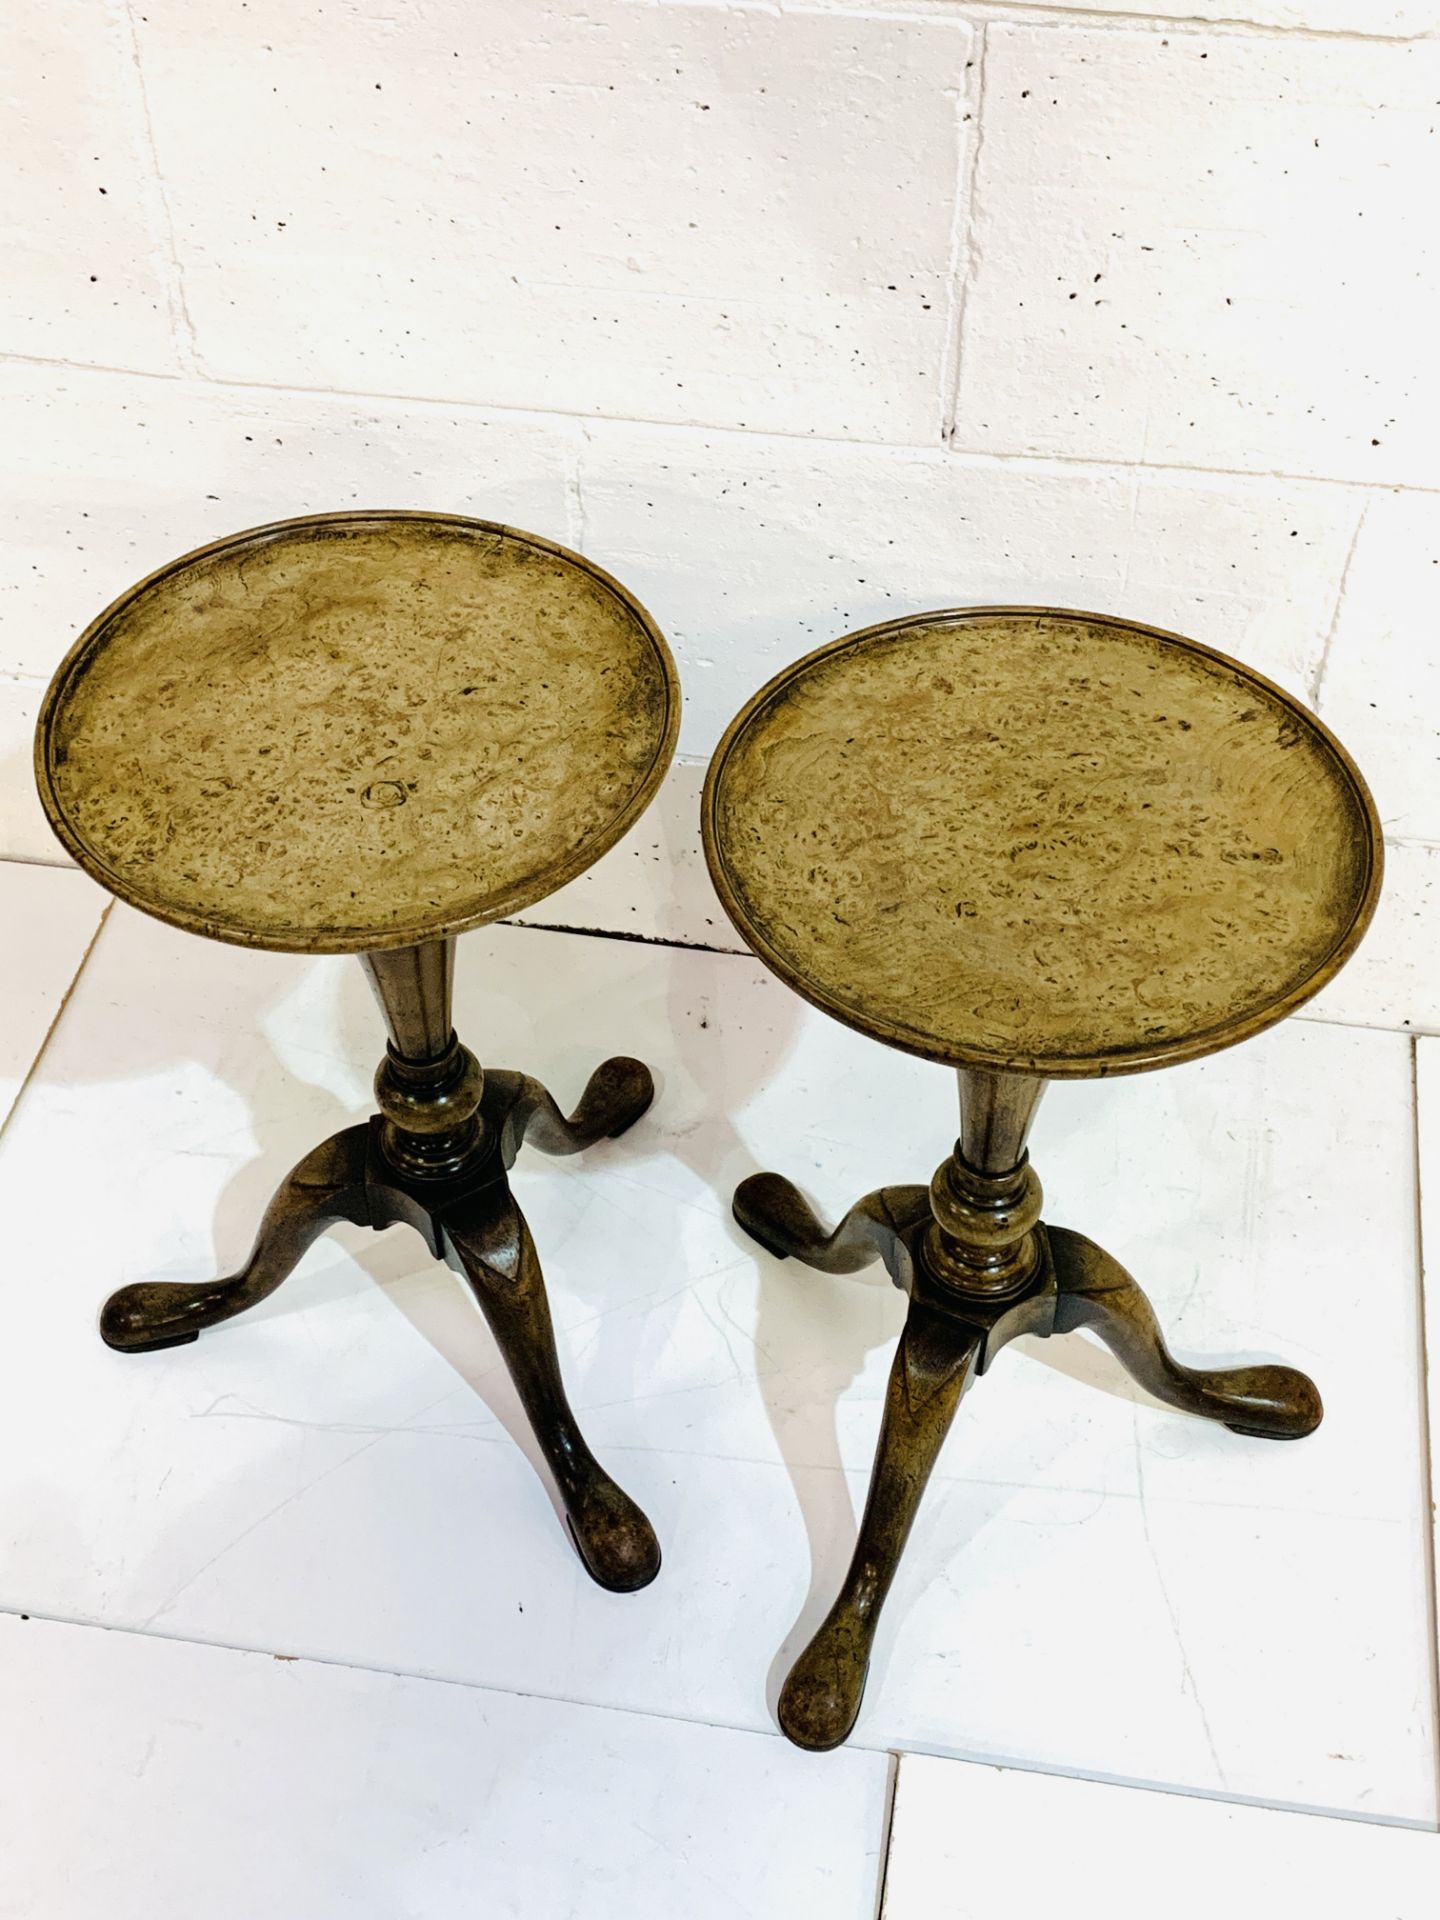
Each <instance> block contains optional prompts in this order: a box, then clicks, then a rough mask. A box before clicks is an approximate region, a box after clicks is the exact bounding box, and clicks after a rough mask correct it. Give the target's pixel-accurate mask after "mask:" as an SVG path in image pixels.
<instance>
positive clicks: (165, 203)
mask: <svg viewBox="0 0 1440 1920" xmlns="http://www.w3.org/2000/svg"><path fill="white" fill-rule="evenodd" d="M114 6H115V13H116V16H117V17H118V19H119V22H120V26H121V31H122V32H123V34H124V36H125V50H126V52H127V53H128V54H129V56H130V65H131V68H132V69H133V72H134V76H135V97H136V103H137V105H138V108H139V116H140V127H141V129H142V131H143V133H144V136H145V158H146V160H147V161H148V162H149V176H150V178H149V186H150V190H151V191H152V192H153V194H154V196H155V201H156V204H157V205H158V207H159V213H160V225H161V227H162V229H163V235H162V237H163V239H164V243H165V244H164V253H165V265H166V274H165V304H166V307H167V309H168V312H169V318H170V340H171V344H172V345H173V347H174V349H175V352H176V354H177V355H178V356H179V358H180V360H181V361H182V362H183V363H184V365H185V367H186V368H187V369H188V370H189V371H190V372H192V373H195V372H198V371H199V368H200V345H199V341H198V339H197V337H196V333H195V322H194V320H193V319H192V318H191V315H190V305H189V301H188V300H187V298H186V293H185V269H184V267H183V265H182V264H181V260H180V246H179V242H178V240H177V239H176V234H175V216H174V214H173V212H172V211H171V208H170V195H169V193H168V192H167V190H166V186H165V173H164V169H163V168H162V167H161V165H160V149H159V147H158V146H157V145H156V142H155V124H154V121H153V119H152V118H151V114H150V94H149V90H148V89H147V87H146V84H145V66H144V62H143V61H142V60H141V58H140V31H139V28H138V27H137V26H136V24H135V15H134V12H133V10H132V8H131V5H130V0H114Z"/></svg>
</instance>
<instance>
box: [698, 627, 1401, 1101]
mask: <svg viewBox="0 0 1440 1920" xmlns="http://www.w3.org/2000/svg"><path fill="white" fill-rule="evenodd" d="M704 831H705V850H706V857H707V859H708V861H709V863H710V871H711V874H712V875H713V877H714V880H715V884H716V886H717V888H718V889H719V892H720V898H721V900H722V901H723V902H724V904H725V907H726V910H727V912H728V913H729V914H730V917H731V918H732V919H733V920H734V922H735V924H736V926H737V927H738V928H739V929H740V931H741V932H742V933H743V934H744V936H745V938H746V939H747V941H748V942H749V943H750V945H751V946H752V947H753V948H754V950H755V951H756V953H757V954H759V955H760V957H761V958H762V959H763V960H764V961H765V962H766V963H767V965H768V966H770V967H771V968H772V969H773V970H774V971H775V972H776V973H778V974H779V975H780V977H781V978H782V979H784V980H786V981H788V983H789V984H790V985H791V986H792V987H794V988H795V989H796V990H797V992H799V993H801V994H803V995H804V996H805V997H806V998H807V999H809V1000H811V1001H813V1002H814V1003H815V1004H816V1005H817V1006H820V1007H822V1008H824V1010H825V1011H826V1012H827V1013H830V1014H833V1015H834V1016H835V1018H837V1019H839V1020H842V1021H844V1022H845V1023H846V1024H847V1025H848V1026H852V1027H855V1028H857V1029H858V1030H859V1031H860V1032H862V1033H866V1034H869V1035H871V1036H872V1037H874V1038H875V1039H878V1040H883V1041H885V1042H887V1043H888V1044H890V1045H891V1046H896V1047H900V1048H903V1049H905V1050H906V1051H908V1052H911V1053H917V1054H920V1055H922V1056H923V1057H924V1058H926V1059H929V1060H936V1061H941V1062H944V1063H946V1064H948V1065H952V1066H960V1067H979V1068H989V1069H993V1070H1000V1071H1012V1072H1018V1073H1026V1074H1035V1075H1044V1076H1045V1077H1047V1078H1052V1077H1053V1078H1079V1077H1084V1076H1089V1075H1098V1074H1110V1073H1133V1072H1138V1071H1139V1070H1141V1069H1142V1068H1146V1067H1156V1066H1162V1065H1165V1064H1168V1063H1170V1062H1173V1061H1179V1060H1187V1059H1194V1058H1196V1057H1198V1056H1200V1055H1202V1054H1206V1053H1211V1052H1213V1051H1215V1050H1216V1049H1217V1048H1219V1047H1223V1046H1227V1045H1229V1044H1231V1043H1232V1042H1234V1041H1236V1040H1241V1039H1244V1038H1246V1037H1247V1036H1248V1035H1250V1034H1253V1033H1258V1032H1259V1031H1260V1030H1261V1029H1262V1028H1264V1027H1267V1026H1269V1025H1270V1024H1272V1022H1274V1021H1276V1020H1279V1019H1281V1018H1283V1016H1284V1015H1285V1014H1287V1013H1289V1012H1290V1011H1292V1010H1293V1009H1294V1008H1295V1007H1296V1006H1298V1005H1299V1004H1300V1003H1301V1002H1302V1001H1304V1000H1306V999H1308V998H1309V996H1310V995H1311V994H1312V993H1314V992H1316V991H1318V989H1319V988H1320V987H1321V986H1323V985H1324V983H1325V982H1326V981H1327V980H1328V979H1329V978H1330V977H1331V976H1332V975H1333V974H1334V973H1335V972H1336V971H1337V969H1338V968H1339V967H1340V965H1341V964H1342V962H1343V961H1344V960H1345V959H1346V958H1348V956H1349V954H1350V953H1351V952H1352V951H1353V949H1354V947H1355V946H1356V945H1357V944H1358V942H1359V940H1360V937H1361V935H1362V934H1363V933H1364V931H1365V927H1366V925H1367V924H1368V922H1369V919H1370V916H1371V913H1372V912H1373V910H1374V905H1375V900H1376V897H1377V895H1378V892H1379V887H1380V872H1381V842H1380V827H1379V821H1378V819H1377V817H1376V814H1375V808H1374V804H1373V802H1372V801H1371V798H1370V795H1369V793H1368V791H1367V789H1366V787H1365V783H1364V781H1363V780H1362V779H1361V777H1360V774H1359V773H1358V771H1357V770H1356V768H1355V766H1354V764H1353V762H1352V761H1351V760H1350V758H1349V756H1348V755H1347V754H1346V752H1345V750H1344V749H1343V748H1342V747H1341V746H1340V744H1339V743H1338V742H1337V741H1336V740H1335V739H1334V737H1333V736H1332V735H1331V734H1330V733H1329V732H1328V731H1327V730H1326V729H1325V728H1324V727H1323V726H1321V724H1320V723H1319V722H1318V721H1317V720H1316V719H1315V718H1314V717H1313V715H1311V714H1310V713H1309V712H1307V711H1306V709H1305V708H1304V707H1302V706H1301V705H1300V704H1299V703H1298V702H1297V701H1295V700H1293V699H1292V698H1291V697H1290V696H1289V695H1288V694H1286V693H1284V692H1283V691H1282V690H1281V689H1280V688H1279V687H1276V686H1273V685H1272V684H1271V683H1270V682H1269V681H1268V680H1265V679H1263V678H1262V677H1261V676H1260V675H1259V674H1256V673H1252V672H1251V671H1249V669H1247V668H1245V667H1242V666H1241V665H1239V663H1238V662H1236V661H1234V660H1230V659H1227V658H1226V657H1225V655H1223V654H1219V653H1215V652H1212V651H1211V650H1210V649H1209V648H1207V647H1202V646H1200V645H1198V644H1197V643H1196V642H1194V641H1191V640H1185V639H1182V638H1181V637H1180V636H1179V635H1177V634H1171V633H1163V632H1160V631H1158V630H1157V629H1154V628H1151V627H1143V626H1138V625H1136V624H1134V623H1133V622H1131V621H1126V620H1118V619H1110V618H1107V617H1104V616H1102V615H1098V614H1088V613H1070V612H1066V611H1064V610H1060V609H1052V608H1042V607H977V608H966V609H957V610H955V611H952V612H944V613H929V614H922V615H919V616H917V617H916V618H914V619H909V620H897V621H891V622H887V623H885V624H884V625H882V626H877V627H870V628H868V629H867V630H866V631H865V632H863V633H857V634H852V635H850V636H848V637H847V638H845V639H842V640H837V641H835V642H834V643H833V645H831V646H828V647H822V648H821V649H820V650H819V651H818V652H816V653H813V654H811V655H810V656H809V657H808V658H807V659H804V660H801V661H799V662H798V663H797V664H796V665H794V666H792V667H788V668H787V669H786V670H785V671H784V672H783V673H781V674H779V675H777V676H776V678H775V679H773V680H772V681H771V682H770V683H769V685H768V686H766V687H764V688H762V689H761V691H760V692H759V693H757V694H756V695H755V697H754V699H753V700H751V701H750V703H749V704H748V705H747V706H746V707H745V708H744V709H743V711H742V712H741V713H740V714H739V716H738V717H737V718H736V719H735V720H734V722H733V723H732V724H731V726H730V728H729V731H728V732H727V733H726V735H725V737H724V739H723V740H722V741H721V743H720V747H719V749H718V751H717V752H716V755H715V758H714V760H713V761H712V762H711V767H710V773H709V778H708V780H707V782H706V788H705V801H704Z"/></svg>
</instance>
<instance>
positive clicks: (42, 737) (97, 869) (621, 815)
mask: <svg viewBox="0 0 1440 1920" xmlns="http://www.w3.org/2000/svg"><path fill="white" fill-rule="evenodd" d="M397 520H423V521H427V522H430V523H431V524H438V525H442V526H458V527H466V528H470V529H480V530H481V531H483V532H485V533H491V534H496V535H498V536H499V537H500V538H501V539H502V540H504V539H509V540H517V541H520V542H522V543H523V544H524V545H526V546H529V547H537V548H540V549H541V550H542V551H544V552H546V553H552V554H555V555H557V556H558V557H559V558H560V559H562V560H565V561H568V562H569V563H570V564H571V565H573V566H576V567H578V568H579V569H580V570H581V571H582V572H583V573H587V574H589V575H590V576H591V578H592V579H594V580H595V581H596V582H597V583H598V584H599V585H600V586H602V587H604V588H605V589H606V591H607V592H609V593H610V594H612V595H613V596H614V598H615V599H617V600H618V601H619V602H620V604H621V605H622V607H624V609H625V610H626V611H627V612H628V613H630V614H631V615H633V616H634V618H635V619H636V620H637V621H638V622H639V624H640V627H641V629H642V631H643V632H644V634H645V636H646V638H647V640H648V641H649V643H650V645H651V647H652V648H653V649H654V651H655V656H656V659H657V660H658V662H659V664H660V671H661V676H662V678H663V680H664V683H665V726H664V730H663V732H662V734H661V737H660V741H659V743H658V745H657V747H656V749H655V754H654V757H653V759H652V760H651V762H650V765H649V768H648V769H647V770H646V773H645V777H644V778H643V779H642V780H641V781H640V782H639V783H638V785H637V786H636V787H635V790H634V792H633V793H632V794H631V796H630V798H629V800H628V801H627V802H626V803H625V805H624V806H623V807H622V808H621V809H620V810H619V812H618V813H616V814H615V815H614V817H613V818H612V819H611V820H609V821H608V822H607V823H606V825H605V826H604V827H603V828H602V829H601V831H600V832H598V833H597V834H595V835H594V837H593V838H592V839H591V840H589V841H587V842H586V844H585V845H584V846H583V847H580V848H577V849H576V850H575V851H574V852H573V853H572V854H571V855H570V856H569V857H568V858H566V859H564V860H561V861H558V862H557V863H556V864H555V866H554V867H552V868H550V869H549V870H547V872H546V874H545V876H544V885H543V886H540V887H528V886H518V887H515V888H514V889H512V891H511V892H510V893H508V894H505V895H503V896H502V897H501V899H500V901H499V902H498V904H496V905H494V906H493V907H487V908H486V909H485V911H484V912H483V913H479V914H473V915H462V916H461V917H460V918H458V919H455V920H446V921H441V922H431V923H429V924H427V925H425V926H421V927H406V928H403V929H400V930H398V931H390V932H387V933H385V934H383V935H381V936H379V937H378V938H373V939H372V938H369V937H367V938H366V940H365V941H364V943H363V945H362V944H360V943H358V942H357V941H356V940H355V938H354V936H353V932H347V930H345V929H343V928H335V929H330V930H325V931H322V932H319V933H317V934H315V935H314V936H310V937H307V938H306V939H305V941H304V942H303V944H302V943H297V942H296V941H294V940H289V941H286V940H278V939H275V938H273V937H270V936H267V935H265V934H255V933H252V932H248V931H246V930H244V929H240V928H236V927H234V926H233V925H230V924H228V923H217V922H216V921H214V920H213V919H211V918H208V917H207V916H206V915H204V914H200V913H185V912H179V911H177V912H174V913H161V912H159V911H157V908H156V906H155V904H154V903H153V902H152V901H147V900H146V899H144V898H142V897H141V896H140V894H139V893H138V891H136V890H135V889H133V888H131V887H129V886H128V885H127V883H126V881H125V880H124V878H123V876H121V875H119V874H116V873H114V872H112V871H111V869H110V868H109V867H107V866H106V864H105V862H104V861H103V860H100V859H98V858H97V857H96V855H95V854H94V852H93V851H92V850H91V849H90V848H89V847H87V846H86V845H85V844H84V843H83V842H81V841H80V840H79V839H78V838H77V837H76V836H75V835H74V834H73V833H72V832H71V831H70V829H69V823H68V822H67V820H66V818H65V815H64V812H63V810H62V808H61V806H60V803H59V800H58V797H57V795H56V793H55V790H54V786H53V783H52V779H51V769H50V763H49V742H50V734H51V721H52V718H53V715H54V712H55V709H56V708H57V707H58V706H59V704H60V702H61V700H62V699H63V698H64V696H65V694H66V692H67V690H68V687H69V684H70V681H71V678H72V677H73V675H74V673H75V670H76V668H77V667H78V666H79V665H80V664H81V663H82V662H83V660H84V659H85V656H86V654H87V652H88V650H89V648H90V646H91V644H92V642H93V641H94V639H95V638H96V637H97V636H98V635H99V634H100V633H101V632H102V631H103V630H104V628H105V626H106V625H107V624H108V622H109V621H111V620H112V619H113V618H114V617H115V615H116V614H117V613H118V612H119V611H120V609H121V608H122V607H124V606H126V605H127V604H128V603H129V602H130V601H132V600H134V599H135V598H137V597H138V596H139V595H140V594H142V593H144V592H145V591H146V589H147V588H149V587H152V586H154V585H155V584H156V583H157V582H158V581H161V580H164V579H166V578H167V577H168V576H169V575H170V574H173V573H178V572H179V571H180V570H181V569H182V568H184V567H188V566H190V565H191V564H192V563H193V562H195V561H197V560H203V559H207V558H209V557H210V556H211V555H213V554H218V553H222V552H224V550H225V549H226V548H228V547H236V546H243V545H245V544H246V543H247V542H253V543H255V544H257V545H258V544H261V543H263V542H264V541H266V540H269V539H275V538H279V537H280V536H282V535H284V534H287V533H291V532H293V531H294V530H295V529H296V528H300V527H318V526H335V525H341V524H346V523H349V524H356V523H360V522H364V521H374V522H379V523H383V522H387V521H397ZM681 698H682V696H681V690H680V676H679V674H678V673H677V671H676V668H675V661H674V659H673V657H672V656H671V653H670V647H669V644H668V642H667V641H666V639H665V636H664V634H663V633H662V632H661V631H660V627H659V625H658V624H657V622H656V620H655V618H654V616H653V615H652V614H651V613H650V611H649V609H648V608H647V607H645V606H644V605H642V603H641V602H640V601H639V600H638V599H637V598H636V597H635V595H634V594H633V593H631V592H630V590H629V588H628V587H625V586H624V585H622V583H621V582H620V581H619V580H617V579H616V578H615V577H614V575H613V574H611V573H607V572H606V570H605V569H604V567H601V566H598V565H597V564H596V562H595V561H593V560H591V559H590V558H589V557H588V556H587V555H585V554H583V553H577V552H576V551H575V549H574V548H573V547H566V546H562V545H561V543H560V542H559V541H558V540H548V539H546V537H545V536H544V534H540V533H529V532H527V531H526V529H525V528H523V527H512V526H509V525H508V524H506V523H505V522H503V521H499V520H480V519H477V518H475V517H474V516H473V515H471V514H464V513H438V512H436V513H431V512H427V511H426V510H425V509H423V508H411V507H358V508H346V509H344V510H342V511H339V512H336V513H301V514H296V515H294V516H293V517H291V518H290V519H287V520H267V521H263V522H262V523H261V524H260V525H259V526H255V527H246V528H245V529H243V530H242V531H241V532H238V533H230V534H226V535H224V536H223V537H222V538H221V539H219V540H207V541H206V542H205V543H204V544H203V545H202V546H198V547H192V548H191V550H190V551H189V552H188V553H182V554H180V555H178V556H177V557H176V558H175V559H173V560H167V561H166V562H165V564H164V565H163V566H161V567H157V568H156V569H155V570H154V572H153V573H147V574H146V575H144V577H143V578H141V579H139V580H137V581H135V582H134V584H133V585H131V586H129V587H127V588H126V589H125V590H124V592H123V593H119V594H117V595H116V596H115V598H114V599H113V600H112V601H110V603H109V605H108V606H106V607H105V608H103V609H102V611H101V612H100V613H98V614H97V615H96V616H95V618H94V619H93V620H92V621H90V623H89V624H88V626H86V628H85V630H84V632H83V633H81V634H80V636H79V638H78V639H77V640H76V641H75V642H74V644H73V645H72V646H71V647H70V648H69V650H68V651H67V652H66V654H65V657H64V659H62V660H61V662H60V664H59V666H58V667H57V668H56V669H55V672H54V674H53V675H52V676H51V679H50V684H49V686H48V687H47V688H46V689H45V697H44V699H43V700H42V701H41V703H40V711H39V714H38V715H37V717H36V721H35V734H34V753H33V759H34V769H35V785H36V788H37V790H38V792H39V795H40V804H41V806H42V807H43V808H44V810H45V817H46V819H47V820H48V821H49V823H50V829H51V831H52V832H53V833H54V835H55V837H56V839H57V840H59V842H60V844H61V845H62V846H63V847H64V848H65V850H66V852H67V853H68V854H69V855H70V856H71V858H72V859H73V860H74V861H75V863H76V864H77V866H79V867H81V868H82V869H83V870H84V871H85V872H86V873H88V874H89V875H90V877H91V879H93V880H95V881H97V882H98V883H99V884H100V885H101V886H102V887H104V888H105V889H106V890H107V891H108V892H110V893H113V894H114V895H115V897H116V898H117V899H118V900H123V901H124V902H125V904H126V905H127V906H131V907H135V908H136V909H137V910H138V911H139V912H141V913H146V914H149V915H150V917H151V918H152V919H155V920H161V921H163V922H164V923H165V924H166V925H167V926H174V927H180V928H182V929H183V930H184V931H185V932H188V933H198V934H203V935H204V936H205V937H206V938H207V939H210V940H220V941H223V942H224V943H225V944H226V945H228V946H236V947H250V948H258V949H259V950H261V951H263V952H267V953H315V954H321V953H383V952H386V951H388V950H389V949H391V948H394V947H410V946H415V945H417V944H419V943H420V942H422V941H426V940H445V939H450V938H453V937H454V936H455V935H456V934H460V933H468V932H471V931H473V929H475V928H477V927H486V926H492V925H493V924H494V923H495V922H496V921H497V920H503V919H504V918H505V917H506V916H507V915H509V914H512V913H519V912H521V911H522V910H523V909H524V908H525V907H529V906H534V905H535V904H536V902H537V901H540V900H544V899H547V898H548V897H549V896H550V895H551V894H552V893H555V892H558V890H559V889H560V888H561V887H563V886H565V885H566V884H567V883H568V882H569V881H571V880H574V879H575V878H577V876H578V875H580V874H582V873H584V872H585V871H586V870H587V869H588V868H590V867H592V866H593V865H594V864H595V862H596V861H597V860H599V859H600V858H601V857H602V856H603V855H604V854H607V853H608V852H609V851H610V849H611V848H612V847H613V846H614V845H615V844H616V843H617V841H619V840H621V839H623V838H624V836H625V835H626V834H627V833H628V832H629V830H630V828H631V827H633V826H634V824H635V822H636V821H637V820H638V819H639V818H640V816H641V814H643V813H644V811H645V809H646V808H647V807H648V806H649V804H650V802H651V801H652V800H653V799H654V797H655V794H656V792H657V790H658V789H659V786H660V783H661V781H662V780H663V779H664V777H665V775H666V773H667V772H668V771H669V768H670V762H671V761H672V760H673V758H674V757H675V745H676V742H677V740H678V739H679V736H680V708H681Z"/></svg>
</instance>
